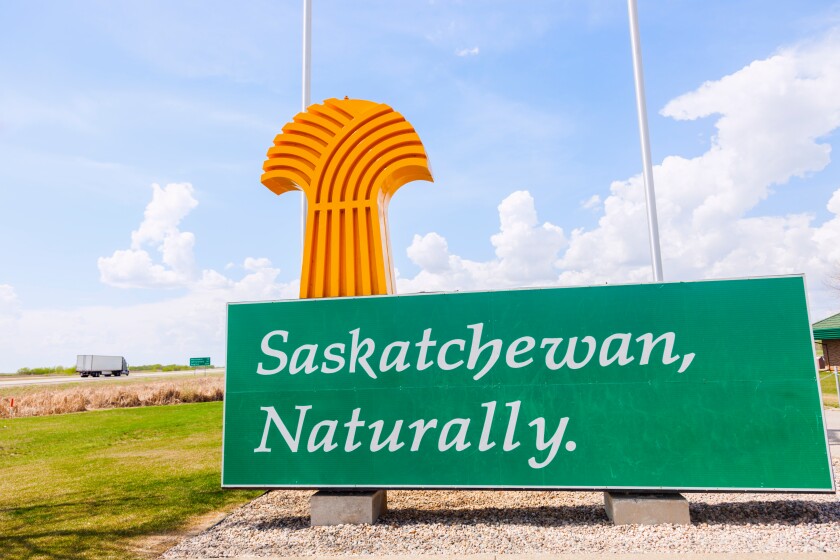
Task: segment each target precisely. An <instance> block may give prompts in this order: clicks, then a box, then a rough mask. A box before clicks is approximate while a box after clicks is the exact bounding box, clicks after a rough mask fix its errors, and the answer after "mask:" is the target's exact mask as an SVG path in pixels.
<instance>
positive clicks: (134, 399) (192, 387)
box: [0, 377, 224, 418]
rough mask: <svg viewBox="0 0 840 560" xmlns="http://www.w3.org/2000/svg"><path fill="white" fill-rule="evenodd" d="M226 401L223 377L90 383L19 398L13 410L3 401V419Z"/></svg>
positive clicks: (0, 408)
mask: <svg viewBox="0 0 840 560" xmlns="http://www.w3.org/2000/svg"><path fill="white" fill-rule="evenodd" d="M223 397H224V378H223V377H199V378H187V379H178V380H163V381H161V380H158V381H149V382H146V383H133V384H130V385H111V384H101V385H100V384H93V383H86V384H84V385H83V386H74V387H68V388H63V389H55V388H48V387H45V388H44V389H43V390H42V391H37V392H32V393H28V394H23V395H21V396H19V397H17V398H15V405H14V407H13V408H12V407H11V399H10V398H0V418H12V417H15V418H20V417H23V416H47V415H50V414H66V413H68V412H84V411H86V410H98V409H105V408H128V407H135V406H157V405H163V404H181V403H199V402H210V401H221V400H223Z"/></svg>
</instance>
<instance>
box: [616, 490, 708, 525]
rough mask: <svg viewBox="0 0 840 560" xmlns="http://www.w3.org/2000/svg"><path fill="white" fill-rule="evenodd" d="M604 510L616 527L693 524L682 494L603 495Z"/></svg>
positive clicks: (686, 501) (623, 493)
mask: <svg viewBox="0 0 840 560" xmlns="http://www.w3.org/2000/svg"><path fill="white" fill-rule="evenodd" d="M604 509H606V510H607V517H609V518H610V521H612V522H613V523H614V524H615V525H630V524H637V525H658V524H660V523H673V524H675V525H689V524H691V517H690V515H689V513H688V500H686V499H685V497H684V496H683V495H682V494H646V493H626V492H604Z"/></svg>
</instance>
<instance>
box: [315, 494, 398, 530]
mask: <svg viewBox="0 0 840 560" xmlns="http://www.w3.org/2000/svg"><path fill="white" fill-rule="evenodd" d="M387 510H388V498H387V495H386V493H385V490H373V491H369V492H329V491H326V490H319V491H318V492H316V493H314V494H312V497H311V498H309V522H310V524H311V525H312V526H313V527H316V526H319V525H341V524H345V523H346V524H351V525H361V524H364V523H367V524H373V523H375V522H376V519H377V518H378V517H379V516H380V515H381V514H383V513H385V512H386V511H387Z"/></svg>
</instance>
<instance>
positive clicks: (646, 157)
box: [627, 0, 662, 282]
mask: <svg viewBox="0 0 840 560" xmlns="http://www.w3.org/2000/svg"><path fill="white" fill-rule="evenodd" d="M627 10H628V11H629V12H630V43H631V45H632V47H633V78H634V79H635V82H636V112H637V113H638V116H639V138H640V140H641V142H642V165H643V166H644V178H645V201H646V202H647V218H648V234H649V237H650V260H651V264H652V266H653V279H654V281H655V282H662V255H661V254H660V252H659V221H658V220H657V217H656V193H655V192H654V190H653V165H652V164H651V161H650V160H651V157H650V138H649V136H648V119H647V108H646V103H645V77H644V74H643V72H642V45H641V42H640V41H639V18H638V16H637V15H636V0H627Z"/></svg>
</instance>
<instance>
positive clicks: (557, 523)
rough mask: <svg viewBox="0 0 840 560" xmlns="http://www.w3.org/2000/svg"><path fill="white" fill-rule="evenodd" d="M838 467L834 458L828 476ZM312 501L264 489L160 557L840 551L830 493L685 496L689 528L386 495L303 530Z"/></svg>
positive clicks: (473, 496)
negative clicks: (384, 500) (361, 521)
mask: <svg viewBox="0 0 840 560" xmlns="http://www.w3.org/2000/svg"><path fill="white" fill-rule="evenodd" d="M838 471H840V461H834V475H835V480H840V478H838V474H839V473H838ZM839 486H840V485H839ZM311 495H312V492H311V491H300V490H294V491H292V490H274V491H272V492H269V493H267V494H265V495H263V496H261V497H260V498H257V499H256V500H254V501H253V502H251V503H249V504H246V505H245V506H243V507H241V508H239V509H238V510H236V511H234V512H233V513H231V514H230V515H229V516H228V517H227V518H226V519H225V520H224V521H223V522H221V523H220V524H218V525H216V526H215V527H212V528H210V529H208V530H207V531H205V532H203V533H201V534H199V535H197V536H194V537H191V538H189V539H187V540H185V541H183V542H181V543H180V544H178V545H177V546H175V547H173V548H171V549H170V550H168V551H167V552H166V553H165V554H164V555H163V556H162V558H190V557H211V558H212V557H230V556H240V555H242V556H244V555H249V556H271V555H276V556H311V555H318V556H346V555H365V554H381V555H398V554H453V555H463V554H478V553H498V554H504V553H520V554H521V553H574V552H576V553H617V552H625V553H628V552H705V553H709V552H840V500H838V497H837V496H835V495H809V494H684V495H685V497H686V498H687V499H688V501H689V504H690V505H689V507H690V510H691V520H692V523H691V525H657V526H644V525H623V526H614V525H612V524H610V522H609V521H608V520H607V516H606V513H604V502H603V494H602V493H601V492H489V491H419V490H413V491H399V490H389V491H388V512H387V513H386V514H385V515H382V516H381V517H380V518H379V521H378V522H377V523H376V524H375V525H339V526H334V527H310V526H309V496H311Z"/></svg>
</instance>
